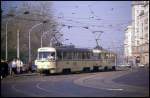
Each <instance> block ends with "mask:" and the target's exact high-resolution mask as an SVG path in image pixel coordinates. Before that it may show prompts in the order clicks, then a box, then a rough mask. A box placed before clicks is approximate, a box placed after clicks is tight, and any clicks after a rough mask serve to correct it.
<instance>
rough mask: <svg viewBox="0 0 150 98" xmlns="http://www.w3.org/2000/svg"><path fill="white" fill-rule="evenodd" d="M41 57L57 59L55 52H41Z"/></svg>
mask: <svg viewBox="0 0 150 98" xmlns="http://www.w3.org/2000/svg"><path fill="white" fill-rule="evenodd" d="M39 59H46V60H55V52H39Z"/></svg>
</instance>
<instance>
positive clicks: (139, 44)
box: [124, 1, 149, 65]
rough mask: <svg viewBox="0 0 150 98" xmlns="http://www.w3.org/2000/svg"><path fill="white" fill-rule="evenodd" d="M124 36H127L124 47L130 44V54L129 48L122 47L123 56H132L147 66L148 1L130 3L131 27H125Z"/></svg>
mask: <svg viewBox="0 0 150 98" xmlns="http://www.w3.org/2000/svg"><path fill="white" fill-rule="evenodd" d="M129 33H131V40H129V38H130V36H129ZM125 36H128V37H125V45H128V46H129V43H130V42H131V47H132V48H131V47H130V48H131V51H132V53H130V52H129V51H130V50H129V47H127V46H124V47H125V56H128V55H132V56H131V57H132V58H134V59H135V60H137V59H138V60H139V62H140V63H142V64H148V65H149V1H132V26H128V27H127V29H126V31H125ZM126 43H127V44H126ZM127 50H128V51H127Z"/></svg>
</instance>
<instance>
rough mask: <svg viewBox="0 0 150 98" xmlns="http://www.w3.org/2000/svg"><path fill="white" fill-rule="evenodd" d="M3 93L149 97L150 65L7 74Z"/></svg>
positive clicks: (42, 95) (43, 95)
mask: <svg viewBox="0 0 150 98" xmlns="http://www.w3.org/2000/svg"><path fill="white" fill-rule="evenodd" d="M1 96H3V97H149V69H148V68H138V69H132V70H131V69H128V70H123V71H109V72H96V73H81V74H69V75H52V76H44V75H39V74H23V75H19V76H14V77H10V76H8V77H6V78H4V79H3V80H1Z"/></svg>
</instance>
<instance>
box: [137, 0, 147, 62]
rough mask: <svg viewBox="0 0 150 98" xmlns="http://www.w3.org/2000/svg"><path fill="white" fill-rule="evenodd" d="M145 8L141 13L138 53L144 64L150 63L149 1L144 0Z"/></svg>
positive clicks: (139, 17) (139, 18)
mask: <svg viewBox="0 0 150 98" xmlns="http://www.w3.org/2000/svg"><path fill="white" fill-rule="evenodd" d="M143 8H144V10H143V11H142V12H141V13H140V14H139V16H138V20H139V27H138V28H139V45H138V53H139V55H140V61H141V63H142V64H149V1H144V4H143Z"/></svg>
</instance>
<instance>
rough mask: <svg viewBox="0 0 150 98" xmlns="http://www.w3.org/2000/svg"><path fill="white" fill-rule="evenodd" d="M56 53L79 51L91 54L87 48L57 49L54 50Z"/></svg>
mask: <svg viewBox="0 0 150 98" xmlns="http://www.w3.org/2000/svg"><path fill="white" fill-rule="evenodd" d="M56 51H67V52H68V51H80V52H91V51H92V50H91V49H87V48H74V47H59V48H56Z"/></svg>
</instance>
